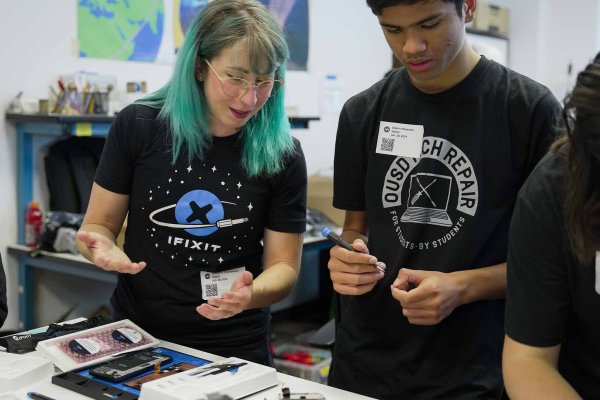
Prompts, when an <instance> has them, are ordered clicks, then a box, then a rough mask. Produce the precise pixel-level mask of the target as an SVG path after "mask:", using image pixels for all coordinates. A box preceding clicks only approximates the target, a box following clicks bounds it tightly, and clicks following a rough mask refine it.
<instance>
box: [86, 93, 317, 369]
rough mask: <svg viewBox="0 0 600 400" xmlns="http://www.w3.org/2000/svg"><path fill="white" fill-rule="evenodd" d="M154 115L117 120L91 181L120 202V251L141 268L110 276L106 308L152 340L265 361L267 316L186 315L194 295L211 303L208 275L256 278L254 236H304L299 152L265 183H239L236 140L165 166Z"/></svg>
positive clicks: (192, 311)
mask: <svg viewBox="0 0 600 400" xmlns="http://www.w3.org/2000/svg"><path fill="white" fill-rule="evenodd" d="M158 112H159V110H157V109H153V108H150V107H146V106H142V105H136V104H134V105H131V106H128V107H126V108H125V109H124V110H123V111H121V112H120V113H119V115H118V116H117V118H116V120H115V122H114V124H113V126H112V127H111V131H110V133H109V136H108V139H107V142H106V145H105V148H104V152H103V154H102V159H101V161H100V165H99V167H98V170H97V173H96V177H95V181H96V183H97V184H99V185H100V186H102V187H103V188H105V189H107V190H110V191H112V192H115V193H121V194H126V195H129V196H130V203H129V214H128V223H127V230H126V233H125V243H124V250H125V252H126V254H127V255H128V256H129V258H130V259H131V260H132V261H136V262H137V261H146V262H147V266H146V268H145V269H144V270H142V271H141V272H140V273H138V274H135V275H130V274H119V279H118V284H117V287H116V289H115V292H114V294H113V297H112V299H111V303H112V305H113V306H114V307H115V310H116V312H117V313H118V314H120V315H121V316H123V317H126V318H129V319H131V320H133V321H134V322H136V323H137V324H139V325H140V326H141V327H142V328H144V329H146V330H148V331H149V332H150V333H151V334H153V335H155V336H157V337H159V338H161V339H166V340H169V341H173V342H176V343H179V344H182V345H186V346H190V347H194V348H198V349H201V350H204V351H208V352H211V353H215V354H218V355H222V356H236V357H241V358H247V359H250V360H254V361H259V362H264V359H261V358H260V357H257V356H256V349H257V348H260V349H262V350H261V351H260V352H262V355H263V356H265V355H267V353H268V349H267V324H268V319H269V316H268V315H269V314H268V309H267V308H263V309H250V310H246V311H244V312H242V313H241V314H237V315H234V316H233V317H232V318H227V319H222V320H218V321H210V320H208V319H206V318H204V317H203V316H201V315H199V314H198V313H197V312H196V307H197V306H199V305H200V304H202V303H203V302H205V300H203V294H204V295H205V296H210V295H213V294H212V293H213V291H214V290H215V289H214V286H211V285H214V284H213V283H210V282H212V281H211V280H208V279H213V278H214V275H213V274H215V273H223V272H224V271H231V270H233V269H237V268H242V267H243V268H245V269H246V270H247V271H250V272H252V274H253V276H254V277H255V278H256V277H257V276H258V275H259V274H260V273H261V272H262V254H263V248H262V243H261V240H262V239H263V232H264V228H268V229H270V230H273V231H279V232H298V233H300V232H304V230H305V228H306V164H305V161H304V156H303V154H302V150H301V148H300V144H299V142H297V141H295V145H296V151H295V153H294V155H293V156H291V157H288V159H286V160H284V162H285V168H284V169H283V170H282V171H281V172H280V173H278V174H275V175H273V176H260V177H254V178H251V177H249V176H248V174H247V173H246V172H245V170H244V169H243V166H242V163H241V160H242V140H243V138H242V137H241V135H240V134H239V133H238V134H235V135H233V136H228V137H222V138H219V137H213V139H212V145H211V148H210V150H209V152H208V153H207V154H206V156H205V157H204V159H203V160H197V159H196V160H193V161H192V162H191V163H188V161H187V157H186V156H185V155H183V156H181V157H179V159H178V160H177V161H176V162H175V164H172V163H171V160H172V147H171V137H170V135H169V134H168V131H167V129H166V128H165V126H164V125H163V124H161V123H159V122H158V120H157V115H158ZM265 145H266V146H268V143H267V144H265ZM203 279H205V280H206V281H205V284H203V283H202V282H203ZM219 279H220V278H219ZM203 291H204V293H203ZM260 352H259V353H260Z"/></svg>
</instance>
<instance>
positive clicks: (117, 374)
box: [90, 350, 173, 382]
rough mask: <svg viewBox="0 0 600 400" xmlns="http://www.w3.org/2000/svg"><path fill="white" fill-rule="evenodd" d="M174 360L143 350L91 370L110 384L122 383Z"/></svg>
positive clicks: (164, 355)
mask: <svg viewBox="0 0 600 400" xmlns="http://www.w3.org/2000/svg"><path fill="white" fill-rule="evenodd" d="M172 359H173V357H171V356H168V355H166V354H158V353H154V352H152V350H143V351H140V352H135V353H133V354H128V355H127V354H126V355H124V356H123V357H120V358H117V359H115V360H114V361H109V362H107V363H104V364H102V365H99V366H97V367H94V368H91V369H90V375H92V376H95V377H97V378H101V379H105V380H107V381H110V382H121V381H124V380H125V379H128V378H131V377H133V376H136V375H139V374H141V373H143V372H146V371H149V370H151V369H153V368H155V366H156V365H163V364H165V363H168V362H171V360H172Z"/></svg>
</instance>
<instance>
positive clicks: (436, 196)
mask: <svg viewBox="0 0 600 400" xmlns="http://www.w3.org/2000/svg"><path fill="white" fill-rule="evenodd" d="M451 189H452V178H451V177H449V176H445V175H437V174H428V173H418V174H414V175H411V177H410V188H409V190H408V199H407V209H406V211H405V212H404V214H402V217H401V218H400V221H402V222H412V223H415V224H427V225H439V226H451V225H452V220H451V219H450V216H448V213H447V212H446V211H447V209H448V201H449V200H450V190H451Z"/></svg>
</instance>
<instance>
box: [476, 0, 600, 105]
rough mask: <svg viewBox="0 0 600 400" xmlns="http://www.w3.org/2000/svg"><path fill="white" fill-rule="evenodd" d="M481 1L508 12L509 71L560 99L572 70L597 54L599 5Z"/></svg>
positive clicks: (587, 1) (587, 0) (590, 0)
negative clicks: (524, 76) (536, 84)
mask: <svg viewBox="0 0 600 400" xmlns="http://www.w3.org/2000/svg"><path fill="white" fill-rule="evenodd" d="M486 1H487V2H488V3H491V4H496V5H499V6H504V7H508V8H509V11H510V27H509V30H510V33H509V37H510V44H509V48H510V50H509V57H510V67H511V68H512V69H514V70H515V71H517V72H520V73H522V74H524V75H527V76H529V77H531V78H533V79H535V80H537V81H538V82H541V83H543V84H544V85H546V86H548V87H549V88H550V90H552V92H553V93H554V95H555V96H556V97H557V98H558V99H559V100H561V101H562V100H563V98H564V96H565V94H566V93H567V91H568V90H569V89H570V88H571V87H572V85H573V84H574V82H575V78H576V76H577V72H579V71H581V70H582V69H583V68H584V67H585V65H586V64H587V63H588V62H589V61H590V60H591V59H592V58H593V56H594V55H595V54H596V53H597V52H598V50H600V1H599V0H577V1H576V2H569V1H564V0H525V1H524V0H486ZM575 4H576V5H575ZM569 63H572V65H573V69H572V70H573V73H572V75H571V76H570V77H569V76H567V70H568V65H569Z"/></svg>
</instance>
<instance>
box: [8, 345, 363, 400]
mask: <svg viewBox="0 0 600 400" xmlns="http://www.w3.org/2000/svg"><path fill="white" fill-rule="evenodd" d="M160 345H161V346H163V347H167V348H170V349H173V350H176V351H180V352H182V353H188V354H191V355H193V356H196V357H200V358H204V359H206V360H210V361H219V360H221V359H222V357H219V356H216V355H214V354H210V353H206V352H203V351H199V350H194V349H191V348H189V347H184V346H180V345H177V344H175V343H170V342H166V341H161V343H160ZM31 354H33V355H36V356H40V357H41V355H40V354H39V353H37V352H34V353H31ZM277 375H278V377H279V382H280V384H279V386H276V387H272V388H270V389H267V390H263V391H261V392H258V393H255V394H253V395H251V396H248V397H245V398H244V400H278V399H279V393H281V388H282V387H288V388H289V389H290V391H291V392H292V393H315V392H316V393H320V394H322V395H323V396H324V397H325V398H326V399H327V400H367V399H372V398H371V397H366V396H362V395H359V394H356V393H351V392H347V391H345V390H340V389H336V388H332V387H329V386H326V385H322V384H320V383H316V382H311V381H308V380H305V379H300V378H296V377H294V376H290V375H286V374H282V373H277ZM50 379H51V377H47V378H45V379H43V380H41V381H39V382H32V383H31V384H30V385H27V386H25V387H22V388H21V389H18V390H15V391H13V392H3V393H0V400H28V399H29V398H28V397H27V393H28V392H38V393H41V394H43V395H46V396H49V397H51V398H53V399H56V400H89V399H90V398H89V397H86V396H83V395H80V394H78V393H75V392H72V391H70V390H67V389H65V388H62V387H60V386H57V385H54V384H52V383H51V381H50Z"/></svg>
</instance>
